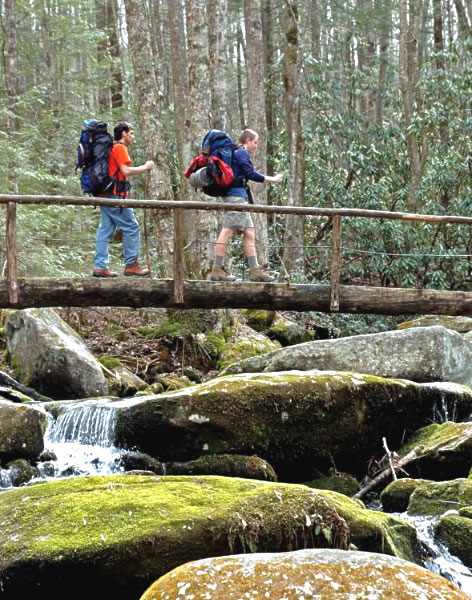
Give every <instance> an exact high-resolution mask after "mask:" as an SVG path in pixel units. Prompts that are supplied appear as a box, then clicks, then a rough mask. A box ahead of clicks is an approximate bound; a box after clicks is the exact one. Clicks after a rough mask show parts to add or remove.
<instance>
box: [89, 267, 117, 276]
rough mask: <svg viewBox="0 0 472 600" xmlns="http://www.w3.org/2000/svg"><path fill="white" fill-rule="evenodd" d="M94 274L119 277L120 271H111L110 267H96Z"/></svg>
mask: <svg viewBox="0 0 472 600" xmlns="http://www.w3.org/2000/svg"><path fill="white" fill-rule="evenodd" d="M92 275H93V276H94V277H118V273H115V271H110V269H94V270H93V273H92Z"/></svg>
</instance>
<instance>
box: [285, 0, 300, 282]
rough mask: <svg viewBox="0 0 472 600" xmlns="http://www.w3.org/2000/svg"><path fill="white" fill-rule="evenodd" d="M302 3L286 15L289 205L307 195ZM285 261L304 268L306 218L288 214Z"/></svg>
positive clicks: (290, 3)
mask: <svg viewBox="0 0 472 600" xmlns="http://www.w3.org/2000/svg"><path fill="white" fill-rule="evenodd" d="M298 19H299V2H298V0H286V3H285V13H284V29H285V41H286V42H285V43H286V45H285V50H284V60H283V82H284V101H285V119H286V122H287V134H288V160H289V176H288V200H287V203H288V205H291V206H294V205H299V204H303V198H304V195H305V148H304V145H303V137H302V128H301V110H300V67H301V52H300V48H299V35H298ZM285 223H286V225H285V236H284V255H283V256H284V258H283V262H284V265H285V268H286V269H287V270H289V269H294V268H295V267H296V265H298V266H300V267H302V268H303V219H302V218H301V217H298V216H295V215H287V219H286V222H285Z"/></svg>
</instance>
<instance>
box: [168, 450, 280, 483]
mask: <svg viewBox="0 0 472 600" xmlns="http://www.w3.org/2000/svg"><path fill="white" fill-rule="evenodd" d="M166 468H167V473H168V474H169V475H223V476H225V477H243V478H246V479H262V480H264V481H277V475H276V474H275V471H274V469H273V468H272V467H271V466H270V465H269V463H268V462H266V461H265V460H263V459H262V458H259V457H258V456H240V455H238V454H219V455H213V456H201V457H200V458H197V460H191V461H188V462H185V463H168V464H167V465H166Z"/></svg>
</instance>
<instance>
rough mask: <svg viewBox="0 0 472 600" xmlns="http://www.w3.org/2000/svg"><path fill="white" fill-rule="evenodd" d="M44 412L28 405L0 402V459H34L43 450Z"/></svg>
mask: <svg viewBox="0 0 472 600" xmlns="http://www.w3.org/2000/svg"><path fill="white" fill-rule="evenodd" d="M46 426H47V415H46V413H45V411H44V410H43V409H41V408H39V407H37V406H31V405H29V404H14V403H13V402H9V401H8V400H0V459H2V460H3V459H5V460H12V459H16V458H25V459H27V460H28V459H35V458H37V457H38V456H39V455H40V454H41V452H42V451H43V449H44V442H43V436H44V432H45V431H46Z"/></svg>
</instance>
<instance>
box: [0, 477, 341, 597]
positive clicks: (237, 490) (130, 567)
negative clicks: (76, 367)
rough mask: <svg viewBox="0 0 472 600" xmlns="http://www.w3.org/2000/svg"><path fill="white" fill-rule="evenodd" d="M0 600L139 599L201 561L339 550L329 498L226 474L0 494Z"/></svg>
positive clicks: (79, 483)
mask: <svg viewBox="0 0 472 600" xmlns="http://www.w3.org/2000/svg"><path fill="white" fill-rule="evenodd" d="M0 527H1V531H2V536H1V538H0V579H1V581H2V599H5V600H13V599H15V600H18V599H19V598H27V597H30V596H31V594H32V593H34V590H37V589H40V590H41V593H42V595H43V596H44V597H45V598H48V600H59V599H61V600H63V599H64V598H74V600H75V599H76V598H77V599H78V598H84V597H89V596H90V594H91V593H92V592H91V590H93V597H94V598H102V597H103V598H113V599H114V600H129V599H130V598H139V596H140V595H141V594H142V593H143V592H144V590H145V589H146V588H147V587H148V586H149V585H150V584H151V583H152V582H153V581H155V580H156V579H157V578H158V577H160V576H161V575H163V574H164V573H166V572H168V571H170V570H171V569H173V568H174V567H176V566H178V565H180V564H183V563H185V562H188V561H190V560H195V559H198V558H204V557H207V556H209V555H210V556H218V555H224V554H234V553H238V552H281V551H287V550H297V549H299V548H304V547H307V546H309V547H321V548H326V547H332V548H333V547H338V548H347V547H348V544H349V530H348V527H347V525H346V523H345V521H344V520H343V519H342V518H341V517H340V516H339V515H338V513H337V511H336V509H335V508H334V505H333V503H332V502H330V500H329V499H326V498H325V497H324V496H321V495H320V494H318V493H317V492H315V491H314V490H311V489H309V488H307V487H305V486H299V485H288V484H278V483H269V482H258V481H254V480H248V479H236V478H229V477H211V476H208V477H205V476H201V477H158V476H134V475H127V476H124V475H114V476H104V477H84V478H73V479H69V480H59V481H54V482H50V483H43V484H40V485H36V486H32V487H29V488H17V489H14V490H8V491H5V492H3V493H2V494H0Z"/></svg>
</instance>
